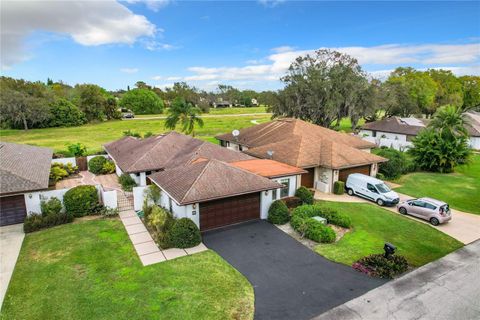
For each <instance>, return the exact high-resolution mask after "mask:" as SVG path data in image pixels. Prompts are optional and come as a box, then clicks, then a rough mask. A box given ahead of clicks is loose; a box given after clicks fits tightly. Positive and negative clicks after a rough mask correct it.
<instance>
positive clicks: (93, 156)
mask: <svg viewBox="0 0 480 320" xmlns="http://www.w3.org/2000/svg"><path fill="white" fill-rule="evenodd" d="M98 156H100V157H104V158H107V159H108V158H110V156H109V155H108V154H94V155H91V156H87V163H88V161H90V159H92V158H95V157H98Z"/></svg>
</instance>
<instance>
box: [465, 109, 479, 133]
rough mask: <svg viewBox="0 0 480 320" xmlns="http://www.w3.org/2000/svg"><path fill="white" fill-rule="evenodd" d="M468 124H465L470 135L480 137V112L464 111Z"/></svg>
mask: <svg viewBox="0 0 480 320" xmlns="http://www.w3.org/2000/svg"><path fill="white" fill-rule="evenodd" d="M464 115H465V118H466V121H467V125H466V126H465V127H466V129H467V131H468V135H469V136H471V137H480V112H477V111H469V112H465V113H464Z"/></svg>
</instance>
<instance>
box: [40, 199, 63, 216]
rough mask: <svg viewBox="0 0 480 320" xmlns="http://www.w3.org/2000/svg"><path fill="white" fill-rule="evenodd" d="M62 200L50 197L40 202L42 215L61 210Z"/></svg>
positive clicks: (56, 212) (57, 212)
mask: <svg viewBox="0 0 480 320" xmlns="http://www.w3.org/2000/svg"><path fill="white" fill-rule="evenodd" d="M62 207H63V206H62V202H61V201H60V200H59V199H58V198H55V197H53V198H50V199H49V200H48V201H42V202H40V208H41V210H42V216H49V215H52V214H59V213H60V211H62Z"/></svg>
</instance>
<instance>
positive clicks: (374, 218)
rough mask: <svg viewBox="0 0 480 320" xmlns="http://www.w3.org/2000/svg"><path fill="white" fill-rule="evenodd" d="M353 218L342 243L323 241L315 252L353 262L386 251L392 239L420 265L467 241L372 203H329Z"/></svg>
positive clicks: (413, 261)
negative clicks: (384, 247) (456, 238)
mask: <svg viewBox="0 0 480 320" xmlns="http://www.w3.org/2000/svg"><path fill="white" fill-rule="evenodd" d="M325 203H326V204H328V206H329V207H332V208H334V209H336V210H337V211H338V212H340V213H343V214H346V215H348V216H350V217H351V219H352V222H353V231H351V232H348V233H347V234H345V236H344V237H343V238H342V239H340V240H339V241H338V242H336V243H333V244H320V245H318V246H317V247H316V248H315V251H316V252H318V253H319V254H321V255H322V256H324V257H326V258H327V259H330V260H333V261H336V262H340V263H343V264H346V265H351V264H352V263H353V262H355V261H357V260H358V259H360V258H362V257H364V256H367V255H369V254H372V253H383V245H384V244H385V242H390V243H392V244H394V245H395V246H396V247H397V253H398V254H400V255H404V256H405V257H406V258H407V260H408V262H409V264H410V265H412V266H414V267H419V266H421V265H424V264H426V263H428V262H430V261H434V260H437V259H439V258H441V257H443V256H444V255H446V254H448V253H450V252H452V251H454V250H456V249H458V248H460V247H462V246H463V244H462V243H461V242H459V241H457V240H455V239H453V238H451V237H450V236H447V235H446V234H444V233H442V232H440V231H437V230H435V229H434V228H432V227H430V226H428V225H426V224H423V223H421V222H417V221H414V220H412V219H409V218H406V217H403V216H401V215H400V214H397V213H393V212H390V211H387V210H385V209H382V208H380V207H378V206H376V205H374V204H368V203H343V202H342V203H340V202H325Z"/></svg>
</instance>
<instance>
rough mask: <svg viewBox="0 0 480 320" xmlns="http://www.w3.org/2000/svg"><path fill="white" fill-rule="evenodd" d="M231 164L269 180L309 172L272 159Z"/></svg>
mask: <svg viewBox="0 0 480 320" xmlns="http://www.w3.org/2000/svg"><path fill="white" fill-rule="evenodd" d="M230 164H231V165H232V166H234V167H237V168H242V169H245V170H247V171H250V172H252V173H255V174H258V175H260V176H262V177H267V178H278V177H286V176H293V175H297V174H303V173H307V171H305V170H302V169H300V168H297V167H294V166H290V165H288V164H286V163H281V162H278V161H275V160H270V159H254V160H243V161H237V162H232V163H230Z"/></svg>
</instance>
